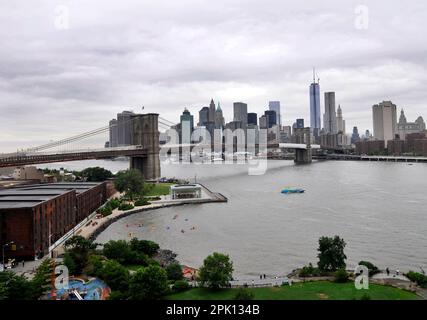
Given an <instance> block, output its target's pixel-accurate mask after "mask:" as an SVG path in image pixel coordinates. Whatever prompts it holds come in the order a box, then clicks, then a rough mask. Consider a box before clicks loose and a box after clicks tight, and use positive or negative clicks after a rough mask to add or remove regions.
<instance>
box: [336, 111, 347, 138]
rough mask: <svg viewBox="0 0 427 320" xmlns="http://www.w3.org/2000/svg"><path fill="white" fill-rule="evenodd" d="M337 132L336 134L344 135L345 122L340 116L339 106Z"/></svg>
mask: <svg viewBox="0 0 427 320" xmlns="http://www.w3.org/2000/svg"><path fill="white" fill-rule="evenodd" d="M337 130H338V132H341V133H344V134H345V120H344V118H343V115H342V109H341V105H338V110H337Z"/></svg>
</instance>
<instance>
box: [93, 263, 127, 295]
mask: <svg viewBox="0 0 427 320" xmlns="http://www.w3.org/2000/svg"><path fill="white" fill-rule="evenodd" d="M98 274H99V277H100V278H101V279H102V280H104V281H105V282H106V283H107V284H108V286H109V287H110V288H111V290H113V291H120V292H122V293H123V292H126V291H127V290H128V289H129V271H128V269H126V268H125V267H123V266H122V265H121V264H120V263H118V262H117V261H114V260H111V261H106V262H104V263H103V265H102V268H101V270H99V272H98Z"/></svg>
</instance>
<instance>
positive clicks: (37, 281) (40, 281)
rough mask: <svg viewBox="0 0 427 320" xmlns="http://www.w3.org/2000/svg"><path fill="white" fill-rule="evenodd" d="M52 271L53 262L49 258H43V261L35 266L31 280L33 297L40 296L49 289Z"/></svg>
mask: <svg viewBox="0 0 427 320" xmlns="http://www.w3.org/2000/svg"><path fill="white" fill-rule="evenodd" d="M53 273H54V262H53V261H52V260H51V259H46V260H43V262H42V263H41V264H40V265H39V266H38V267H37V269H36V273H35V275H34V277H33V279H32V280H31V285H32V287H33V294H34V298H35V299H37V298H39V297H41V296H42V295H43V294H44V293H46V292H47V291H49V290H50V289H51V287H52V283H51V281H52V275H53Z"/></svg>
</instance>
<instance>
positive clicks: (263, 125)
mask: <svg viewBox="0 0 427 320" xmlns="http://www.w3.org/2000/svg"><path fill="white" fill-rule="evenodd" d="M259 128H260V129H268V123H267V116H265V115H264V116H261V117H260V118H259Z"/></svg>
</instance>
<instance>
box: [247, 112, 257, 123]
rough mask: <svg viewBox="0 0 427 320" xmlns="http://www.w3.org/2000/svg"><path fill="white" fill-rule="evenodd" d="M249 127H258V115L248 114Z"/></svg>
mask: <svg viewBox="0 0 427 320" xmlns="http://www.w3.org/2000/svg"><path fill="white" fill-rule="evenodd" d="M248 125H254V126H256V125H258V115H257V114H256V113H253V112H250V113H248Z"/></svg>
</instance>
